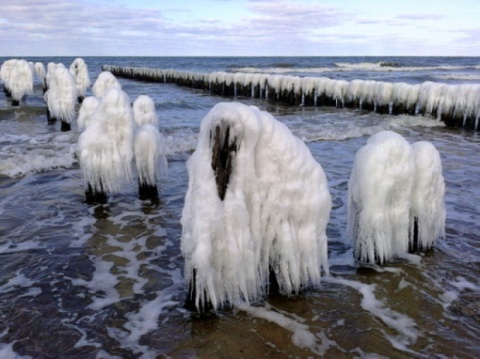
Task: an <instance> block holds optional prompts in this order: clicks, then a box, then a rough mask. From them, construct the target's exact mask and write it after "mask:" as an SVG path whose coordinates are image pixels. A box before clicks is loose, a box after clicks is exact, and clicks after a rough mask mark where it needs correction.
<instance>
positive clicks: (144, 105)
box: [133, 95, 158, 128]
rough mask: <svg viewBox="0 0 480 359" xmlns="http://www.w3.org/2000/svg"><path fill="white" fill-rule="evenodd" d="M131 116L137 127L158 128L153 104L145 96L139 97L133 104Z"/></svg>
mask: <svg viewBox="0 0 480 359" xmlns="http://www.w3.org/2000/svg"><path fill="white" fill-rule="evenodd" d="M133 116H134V118H135V123H136V124H137V126H141V125H145V124H149V125H152V126H154V127H155V128H157V127H158V116H157V112H156V111H155V103H154V102H153V100H152V98H151V97H149V96H147V95H140V96H138V97H137V99H136V100H135V102H134V103H133Z"/></svg>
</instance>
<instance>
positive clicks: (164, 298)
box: [124, 292, 178, 343]
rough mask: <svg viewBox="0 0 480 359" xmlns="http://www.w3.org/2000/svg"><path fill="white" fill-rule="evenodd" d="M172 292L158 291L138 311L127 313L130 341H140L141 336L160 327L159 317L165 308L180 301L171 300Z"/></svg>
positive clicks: (128, 338)
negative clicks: (154, 296)
mask: <svg viewBox="0 0 480 359" xmlns="http://www.w3.org/2000/svg"><path fill="white" fill-rule="evenodd" d="M171 298H172V294H168V293H165V292H157V297H156V298H155V299H154V300H151V301H149V302H146V303H144V304H142V306H141V308H140V310H139V311H138V312H137V313H132V312H130V313H127V314H126V318H127V319H128V322H127V323H126V324H125V325H124V328H125V329H127V330H128V331H129V332H130V334H129V335H128V337H127V338H126V340H127V342H129V343H138V342H139V341H140V338H141V337H142V336H143V335H144V334H147V333H148V332H151V331H153V330H155V329H158V318H159V316H160V314H162V312H163V311H164V309H165V308H168V307H172V306H176V305H177V304H178V302H176V301H173V300H171Z"/></svg>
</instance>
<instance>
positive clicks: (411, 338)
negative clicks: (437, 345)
mask: <svg viewBox="0 0 480 359" xmlns="http://www.w3.org/2000/svg"><path fill="white" fill-rule="evenodd" d="M324 282H329V283H333V284H339V285H344V286H347V287H350V288H352V289H355V290H357V291H358V292H359V293H360V294H361V295H362V297H363V298H362V301H361V303H360V305H361V307H362V308H363V309H364V310H366V311H368V312H370V313H371V314H372V315H373V316H375V317H376V318H378V319H380V320H381V321H382V322H383V323H384V324H385V325H387V326H388V327H390V328H391V329H394V330H396V331H397V332H398V333H399V335H398V336H396V337H392V336H389V335H387V338H388V339H389V340H390V342H391V343H392V345H394V347H395V348H397V349H400V350H408V349H407V347H408V346H409V345H412V344H415V343H416V342H417V340H418V337H419V336H420V335H421V333H420V332H419V331H418V329H417V325H416V323H415V321H414V320H413V319H412V318H410V317H408V316H406V315H404V314H401V313H398V312H396V311H394V310H392V309H390V308H388V307H386V305H385V303H384V301H381V300H378V299H377V298H376V297H375V287H376V285H375V284H364V283H362V282H358V281H354V280H348V279H343V278H340V277H332V276H329V277H325V278H324Z"/></svg>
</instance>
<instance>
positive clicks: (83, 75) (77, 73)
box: [70, 57, 90, 102]
mask: <svg viewBox="0 0 480 359" xmlns="http://www.w3.org/2000/svg"><path fill="white" fill-rule="evenodd" d="M70 72H71V74H72V75H73V77H74V79H75V84H76V88H77V97H78V100H79V102H82V101H83V99H84V98H85V95H86V93H87V89H88V88H89V87H90V76H89V75H88V66H87V64H86V63H85V61H84V60H83V59H82V58H80V57H78V58H76V59H75V60H74V61H73V62H72V64H71V65H70Z"/></svg>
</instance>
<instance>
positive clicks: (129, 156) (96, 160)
mask: <svg viewBox="0 0 480 359" xmlns="http://www.w3.org/2000/svg"><path fill="white" fill-rule="evenodd" d="M133 136H134V122H133V111H132V108H131V106H130V98H129V97H128V95H127V94H126V93H125V92H123V91H122V90H120V89H118V88H116V87H114V88H111V89H110V90H108V92H106V94H105V95H104V97H103V98H101V99H100V102H99V103H98V105H97V107H96V109H95V111H94V112H93V114H92V117H91V120H90V123H89V125H88V126H87V127H86V129H85V130H84V131H83V132H82V134H81V135H80V137H79V139H78V145H77V153H78V158H79V162H80V167H81V169H82V172H83V178H84V180H85V183H86V184H87V185H90V186H91V187H92V189H93V190H94V191H98V192H105V193H114V192H118V191H119V190H120V188H121V187H122V186H123V185H124V184H125V182H129V181H131V178H132V170H131V164H132V160H133Z"/></svg>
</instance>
